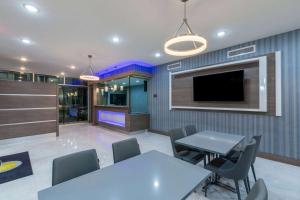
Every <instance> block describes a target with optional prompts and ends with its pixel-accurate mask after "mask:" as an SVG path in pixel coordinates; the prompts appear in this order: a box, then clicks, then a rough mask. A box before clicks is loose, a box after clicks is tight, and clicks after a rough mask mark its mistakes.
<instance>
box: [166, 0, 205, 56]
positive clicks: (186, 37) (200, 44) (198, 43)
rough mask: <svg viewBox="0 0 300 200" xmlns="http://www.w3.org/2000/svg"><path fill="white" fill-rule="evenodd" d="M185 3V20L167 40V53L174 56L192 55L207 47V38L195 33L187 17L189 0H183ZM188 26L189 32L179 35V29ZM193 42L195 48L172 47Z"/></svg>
mask: <svg viewBox="0 0 300 200" xmlns="http://www.w3.org/2000/svg"><path fill="white" fill-rule="evenodd" d="M181 1H182V2H183V3H184V17H183V22H182V23H181V25H180V27H179V29H178V30H177V31H176V33H175V36H173V37H172V38H170V39H169V40H168V41H166V42H165V45H164V50H165V52H166V53H167V54H169V55H172V56H192V55H196V54H199V53H201V52H202V51H204V50H205V49H206V48H207V41H206V39H205V38H203V37H201V36H199V35H196V34H194V33H193V31H192V29H191V27H190V25H189V24H188V22H187V18H186V2H187V1H188V0H181ZM184 25H185V26H186V27H187V33H186V34H183V35H179V34H178V33H179V31H180V30H181V29H182V27H183V26H184ZM187 42H192V43H193V46H194V48H191V49H188V50H176V49H174V48H172V46H173V45H176V44H181V43H187Z"/></svg>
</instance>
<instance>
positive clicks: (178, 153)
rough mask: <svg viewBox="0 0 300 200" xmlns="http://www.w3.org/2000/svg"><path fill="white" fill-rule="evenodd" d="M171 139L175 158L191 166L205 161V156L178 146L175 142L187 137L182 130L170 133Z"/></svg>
mask: <svg viewBox="0 0 300 200" xmlns="http://www.w3.org/2000/svg"><path fill="white" fill-rule="evenodd" d="M168 134H169V136H170V139H171V145H172V150H173V153H174V156H175V157H176V158H179V159H181V160H184V161H186V162H189V163H191V164H194V165H195V164H197V163H199V162H200V161H202V160H204V161H205V159H204V158H205V154H203V153H202V152H198V151H195V150H192V149H190V148H187V147H185V146H183V145H179V144H176V143H175V141H176V140H179V139H181V138H184V137H185V134H184V131H183V130H182V129H181V128H178V129H173V130H170V131H168Z"/></svg>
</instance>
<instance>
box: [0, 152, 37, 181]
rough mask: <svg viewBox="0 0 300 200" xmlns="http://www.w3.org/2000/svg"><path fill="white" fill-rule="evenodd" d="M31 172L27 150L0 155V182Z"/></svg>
mask: <svg viewBox="0 0 300 200" xmlns="http://www.w3.org/2000/svg"><path fill="white" fill-rule="evenodd" d="M32 174H33V172H32V167H31V163H30V158H29V153H28V152H23V153H17V154H13V155H8V156H2V157H0V184H1V183H5V182H8V181H13V180H16V179H19V178H23V177H25V176H30V175H32Z"/></svg>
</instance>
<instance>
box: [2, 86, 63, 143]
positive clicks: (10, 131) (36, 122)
mask: <svg viewBox="0 0 300 200" xmlns="http://www.w3.org/2000/svg"><path fill="white" fill-rule="evenodd" d="M57 93H58V87H57V85H56V84H52V83H51V84H46V83H32V82H17V81H3V80H1V81H0V139H8V138H14V137H23V136H29V135H36V134H43V133H51V132H56V134H57V136H58V134H59V129H58V106H57V105H58V100H57Z"/></svg>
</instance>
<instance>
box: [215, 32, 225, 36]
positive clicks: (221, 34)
mask: <svg viewBox="0 0 300 200" xmlns="http://www.w3.org/2000/svg"><path fill="white" fill-rule="evenodd" d="M225 34H226V33H225V31H220V32H218V33H217V36H218V37H224V36H225Z"/></svg>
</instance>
